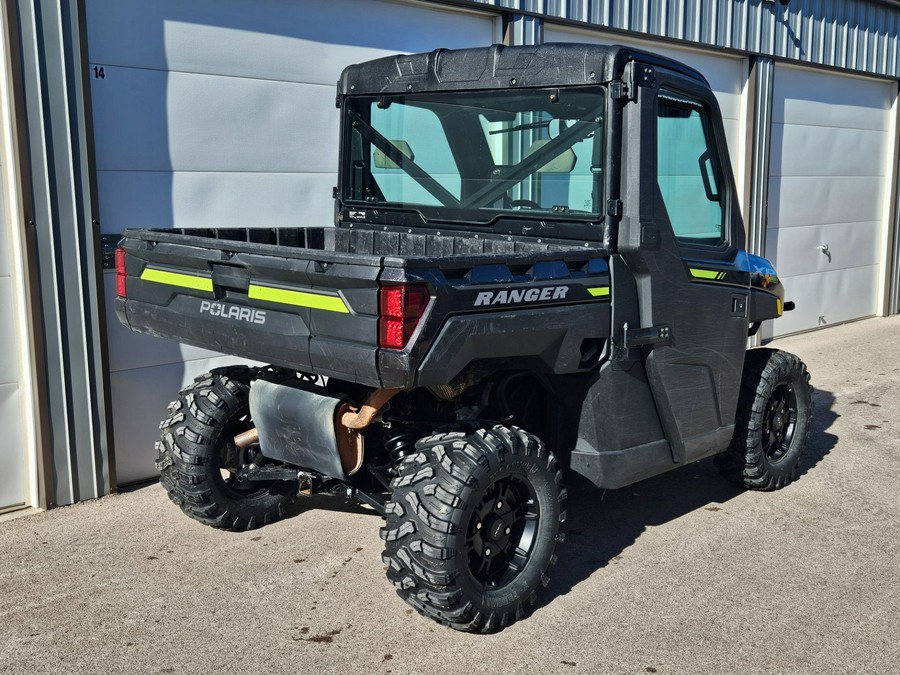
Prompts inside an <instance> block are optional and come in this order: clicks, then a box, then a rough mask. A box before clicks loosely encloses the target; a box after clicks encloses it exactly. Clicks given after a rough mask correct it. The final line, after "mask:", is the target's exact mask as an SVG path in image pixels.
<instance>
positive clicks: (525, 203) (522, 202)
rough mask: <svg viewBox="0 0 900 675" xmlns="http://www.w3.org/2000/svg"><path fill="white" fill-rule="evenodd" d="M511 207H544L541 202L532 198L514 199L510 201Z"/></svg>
mask: <svg viewBox="0 0 900 675" xmlns="http://www.w3.org/2000/svg"><path fill="white" fill-rule="evenodd" d="M509 208H511V209H515V208H524V209H541V208H543V207H542V206H541V205H540V204H538V203H537V202H535V201H532V200H530V199H513V200H512V201H511V202H510V203H509Z"/></svg>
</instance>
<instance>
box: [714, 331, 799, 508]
mask: <svg viewBox="0 0 900 675" xmlns="http://www.w3.org/2000/svg"><path fill="white" fill-rule="evenodd" d="M811 425H812V387H811V386H810V384H809V373H808V372H807V371H806V366H805V365H804V364H803V362H802V361H801V360H800V359H799V358H798V357H796V356H794V355H793V354H788V353H787V352H782V351H779V350H777V349H753V350H750V351H749V352H747V356H746V361H745V365H744V377H743V381H742V383H741V393H740V398H739V400H738V410H737V415H736V420H735V434H734V438H733V439H732V441H731V445H730V446H729V448H728V450H727V451H726V452H725V453H723V454H722V455H720V456H719V461H718V464H719V467H720V469H721V470H722V473H723V474H724V475H725V477H726V478H728V479H729V480H731V481H733V482H735V483H738V484H740V485H743V486H745V487H747V488H749V489H751V490H777V489H779V488H782V487H784V486H785V485H788V484H789V483H791V482H792V481H793V480H794V478H796V476H797V470H798V468H799V466H800V459H801V457H802V456H803V451H804V450H805V448H806V440H807V437H808V436H809V430H810V427H811Z"/></svg>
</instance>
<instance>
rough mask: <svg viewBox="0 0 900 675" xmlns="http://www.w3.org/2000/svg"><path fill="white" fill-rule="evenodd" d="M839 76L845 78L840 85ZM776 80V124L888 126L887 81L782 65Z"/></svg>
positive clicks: (888, 101) (854, 126) (774, 121)
mask: <svg viewBox="0 0 900 675" xmlns="http://www.w3.org/2000/svg"><path fill="white" fill-rule="evenodd" d="M836 77H840V78H842V81H841V82H840V83H839V84H838V85H837V86H836V80H835V78H836ZM776 84H777V87H776V90H775V92H774V93H775V97H774V100H773V102H772V122H773V123H774V124H784V123H788V124H815V125H818V126H831V127H847V128H854V129H874V130H878V131H884V130H886V129H887V124H886V122H887V120H886V118H885V115H884V111H885V110H886V109H888V108H890V107H891V93H890V88H889V87H886V86H885V83H884V82H874V81H872V80H863V79H859V78H852V77H849V76H843V75H840V76H837V75H835V74H833V73H826V72H814V71H810V70H800V69H797V68H789V67H779V68H778V71H777V75H776Z"/></svg>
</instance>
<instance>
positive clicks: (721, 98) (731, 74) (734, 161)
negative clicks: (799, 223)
mask: <svg viewBox="0 0 900 675" xmlns="http://www.w3.org/2000/svg"><path fill="white" fill-rule="evenodd" d="M544 42H594V43H600V44H620V45H625V46H627V47H635V48H638V49H644V50H646V51H649V52H654V53H657V54H662V55H663V56H668V57H669V58H672V59H675V60H676V61H680V62H681V63H684V64H685V65H688V66H690V67H692V68H695V69H697V70H698V71H699V72H700V74H702V75H703V77H705V78H706V80H707V81H708V82H709V86H710V87H711V88H712V90H713V92H715V95H716V100H717V101H718V103H719V107H720V108H721V110H722V122H723V126H724V128H725V138H726V140H727V142H728V154H729V155H730V158H731V166H732V169H733V170H734V176H735V182H736V184H737V186H738V193H739V195H740V193H741V186H742V185H743V175H744V152H745V150H744V143H743V141H742V138H743V134H742V131H741V129H742V120H743V119H744V115H743V107H744V106H743V90H744V84H745V83H746V81H747V72H748V70H747V69H748V65H747V61H746V59H741V58H736V57H732V56H723V55H720V54H711V53H707V52H701V51H698V50H693V49H680V48H678V47H672V46H670V45H668V44H663V43H658V42H652V41H648V40H635V39H632V38H630V37H626V36H623V35H619V34H610V33H605V34H603V33H597V32H596V31H584V30H576V29H571V28H564V27H561V26H549V25H547V26H545V27H544Z"/></svg>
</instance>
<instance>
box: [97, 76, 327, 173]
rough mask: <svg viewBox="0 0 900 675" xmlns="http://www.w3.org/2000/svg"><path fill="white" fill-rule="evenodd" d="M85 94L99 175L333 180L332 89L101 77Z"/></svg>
mask: <svg viewBox="0 0 900 675" xmlns="http://www.w3.org/2000/svg"><path fill="white" fill-rule="evenodd" d="M91 91H92V95H93V97H94V98H93V103H94V136H95V147H96V162H97V169H99V170H101V171H103V170H129V171H134V170H144V171H171V170H174V171H255V172H301V171H302V172H307V173H309V172H327V173H335V172H336V171H337V152H336V148H337V137H338V125H339V115H338V114H337V111H336V110H335V108H334V105H333V102H334V88H333V87H325V86H322V85H318V84H302V83H300V84H298V83H294V82H276V81H272V80H252V79H247V78H237V77H221V76H217V75H197V74H193V73H164V72H161V71H156V70H140V69H136V68H109V69H108V70H107V74H106V78H105V79H103V80H94V81H93V86H92V88H91ZM326 102H327V104H328V105H323V103H326Z"/></svg>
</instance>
